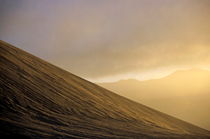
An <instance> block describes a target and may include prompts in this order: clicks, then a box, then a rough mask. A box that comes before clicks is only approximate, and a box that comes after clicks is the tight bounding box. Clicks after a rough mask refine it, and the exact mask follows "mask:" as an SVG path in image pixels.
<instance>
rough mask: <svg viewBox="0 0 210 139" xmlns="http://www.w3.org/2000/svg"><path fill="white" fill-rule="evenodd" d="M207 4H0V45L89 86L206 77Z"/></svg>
mask: <svg viewBox="0 0 210 139" xmlns="http://www.w3.org/2000/svg"><path fill="white" fill-rule="evenodd" d="M209 13H210V1H209V0H0V19H1V20H0V39H1V40H3V41H6V42H8V43H11V44H13V45H15V46H17V47H19V48H21V49H23V50H25V51H27V52H30V53H32V54H34V55H36V56H38V57H41V58H43V59H45V60H47V61H49V62H50V63H53V64H55V65H57V66H59V67H61V68H63V69H65V70H67V71H69V72H71V73H74V74H77V75H79V76H81V77H83V78H85V79H88V80H90V81H94V82H112V81H116V80H121V79H128V78H135V79H139V80H148V79H151V78H158V77H161V76H166V75H167V74H170V73H172V72H174V71H176V70H180V69H187V68H189V69H190V68H204V69H210V14H209Z"/></svg>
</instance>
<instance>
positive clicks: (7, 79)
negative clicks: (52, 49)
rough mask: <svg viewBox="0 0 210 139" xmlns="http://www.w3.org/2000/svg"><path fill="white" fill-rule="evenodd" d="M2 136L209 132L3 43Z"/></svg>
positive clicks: (180, 135)
mask: <svg viewBox="0 0 210 139" xmlns="http://www.w3.org/2000/svg"><path fill="white" fill-rule="evenodd" d="M0 73H1V74H0V86H1V89H0V92H1V93H0V108H1V109H0V110H1V113H0V125H1V130H0V134H1V135H8V136H11V135H21V136H24V137H30V138H49V137H53V138H208V137H209V136H210V132H209V131H207V130H204V129H201V128H199V127H196V126H193V125H191V124H188V123H186V122H184V121H181V120H178V119H176V118H173V117H171V116H168V115H166V114H163V113H161V112H158V111H156V110H153V109H151V108H148V107H146V106H144V105H141V104H139V103H136V102H133V101H131V100H129V99H126V98H124V97H121V96H119V95H117V94H114V93H112V92H110V91H108V90H106V89H104V88H102V87H100V86H97V85H95V84H93V83H91V82H88V81H86V80H83V79H82V78H80V77H77V76H75V75H73V74H71V73H69V72H67V71H64V70H62V69H60V68H58V67H56V66H53V65H52V64H49V63H47V62H45V61H43V60H41V59H39V58H37V57H34V56H32V55H31V54H28V53H26V52H24V51H22V50H20V49H18V48H15V47H13V46H11V45H9V44H7V43H5V42H2V41H1V42H0Z"/></svg>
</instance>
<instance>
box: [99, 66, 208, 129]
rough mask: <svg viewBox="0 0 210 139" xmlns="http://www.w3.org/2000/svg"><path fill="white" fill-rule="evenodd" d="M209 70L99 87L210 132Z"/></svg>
mask: <svg viewBox="0 0 210 139" xmlns="http://www.w3.org/2000/svg"><path fill="white" fill-rule="evenodd" d="M209 84H210V71H208V70H201V69H190V70H180V71H176V72H174V73H172V74H170V75H168V76H166V77H163V78H160V79H153V80H146V81H138V80H134V79H128V80H121V81H119V82H115V83H101V84H99V85H101V86H103V87H105V88H107V89H110V90H112V91H115V92H116V93H118V94H121V95H124V96H126V97H128V98H130V99H132V100H135V101H137V102H142V103H144V104H146V105H148V106H150V107H153V108H156V109H158V110H160V111H162V112H166V113H169V114H171V115H174V116H176V117H179V118H181V119H184V120H186V121H189V122H191V123H194V124H197V125H199V126H202V127H203V128H206V129H210V120H208V119H209V118H208V117H210V112H209V109H210V107H209V106H210V102H209V99H210V90H209ZM176 109H178V110H179V111H177V110H176Z"/></svg>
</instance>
